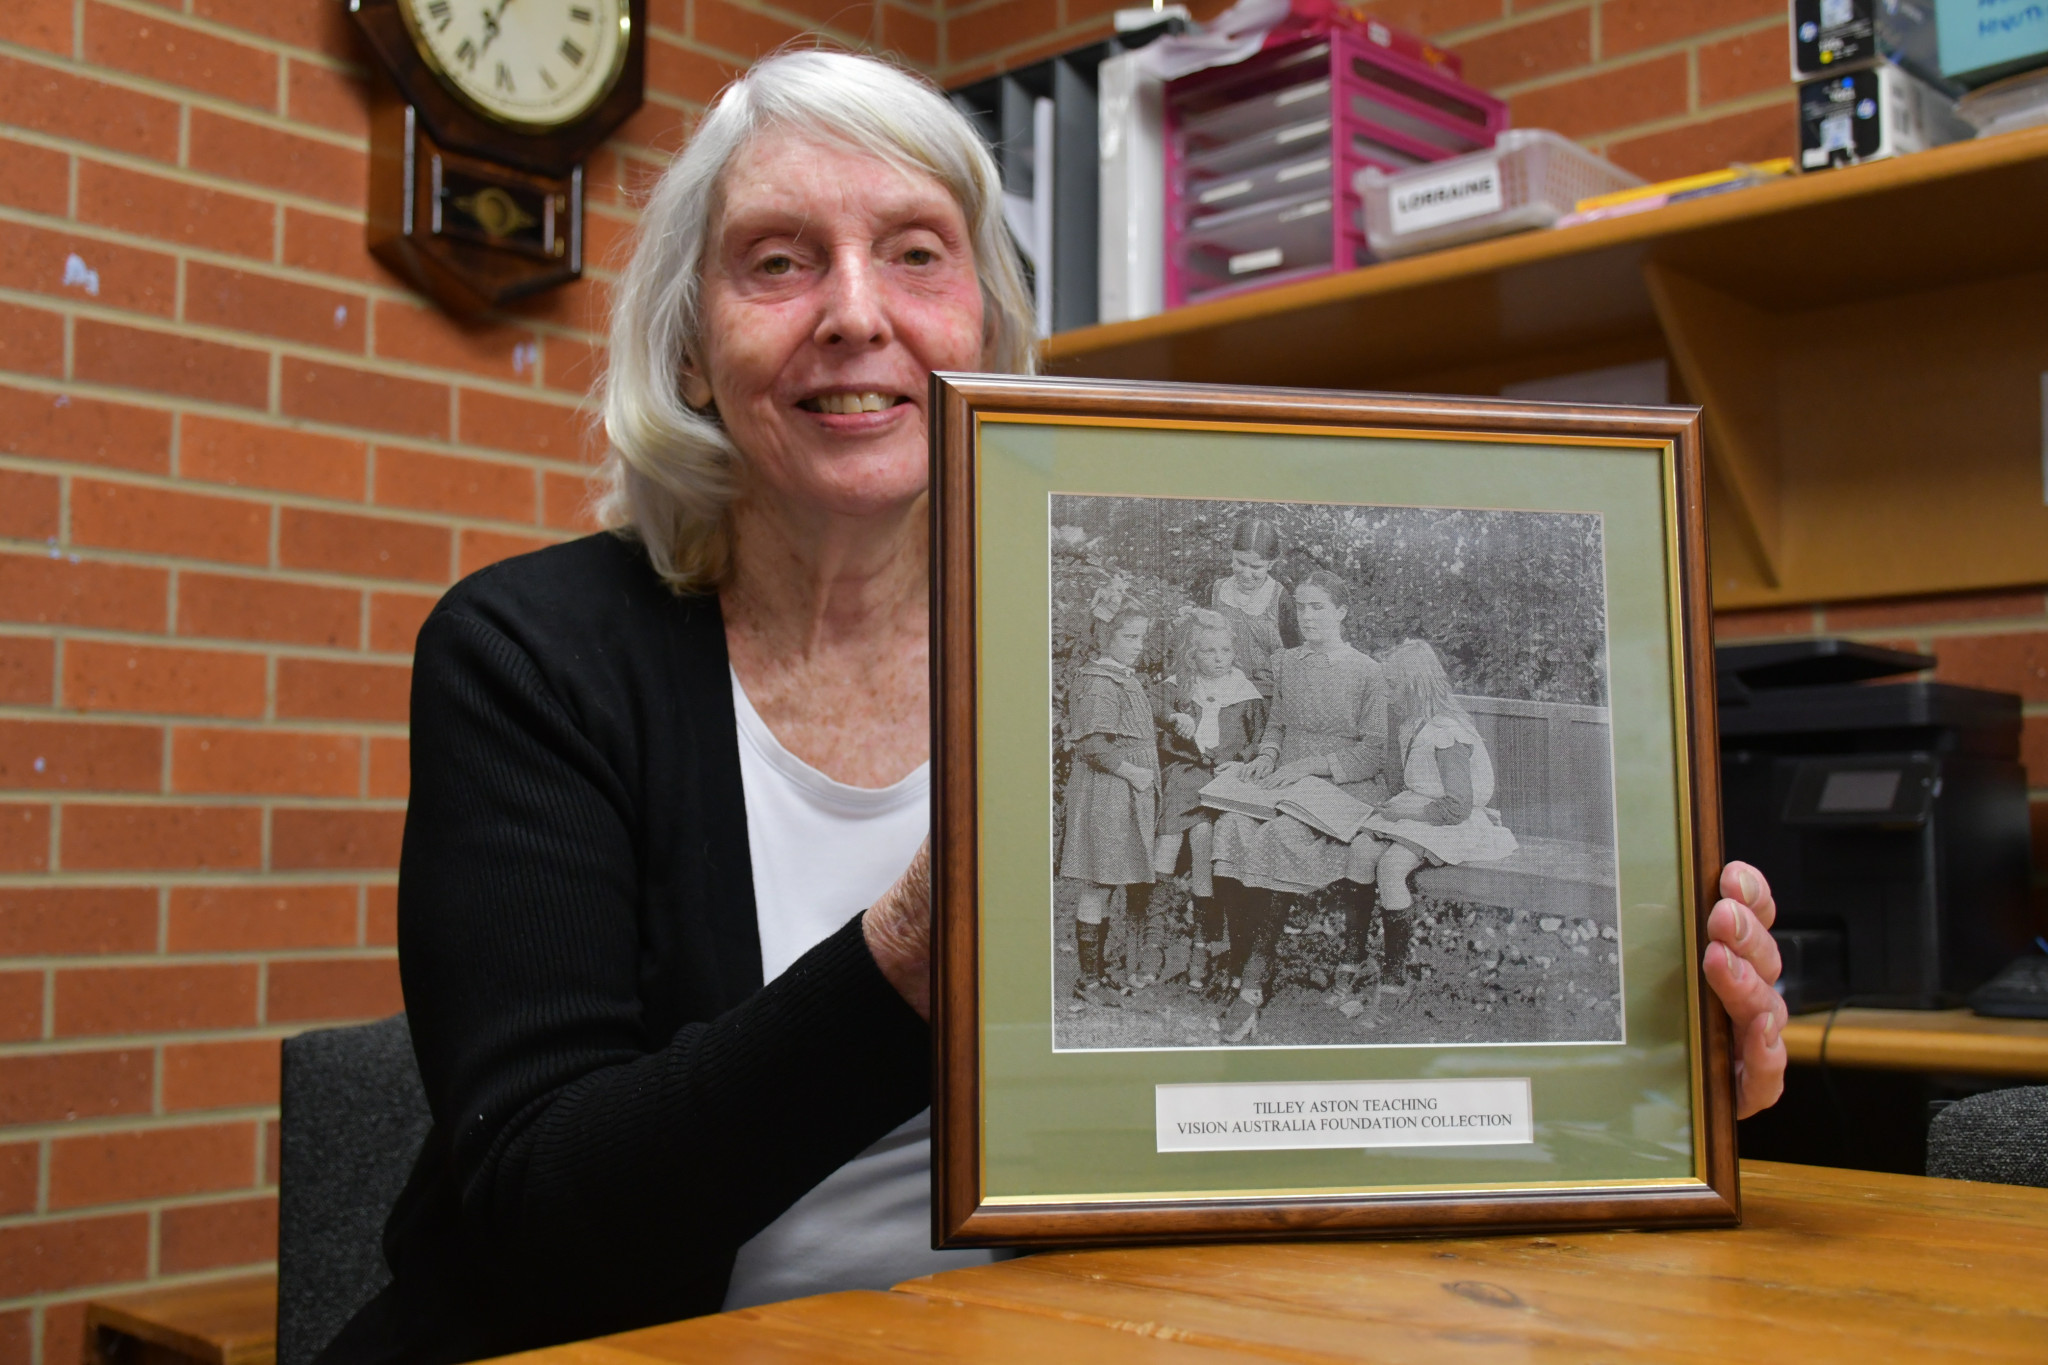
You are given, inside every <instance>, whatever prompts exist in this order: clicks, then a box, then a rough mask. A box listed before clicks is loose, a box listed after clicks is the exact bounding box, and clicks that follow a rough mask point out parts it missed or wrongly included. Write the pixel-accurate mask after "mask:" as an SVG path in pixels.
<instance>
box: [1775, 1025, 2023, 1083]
mask: <svg viewBox="0 0 2048 1365" xmlns="http://www.w3.org/2000/svg"><path fill="white" fill-rule="evenodd" d="M1827 1022H1828V1016H1827V1014H1826V1013H1825V1012H1821V1013H1816V1014H1802V1015H1798V1016H1796V1017H1795V1018H1793V1019H1791V1020H1789V1021H1787V1022H1786V1024H1785V1054H1786V1056H1787V1057H1789V1058H1790V1059H1791V1060H1792V1061H1795V1062H1804V1063H1806V1064H1807V1065H1809V1066H1811V1065H1814V1064H1815V1063H1818V1062H1819V1061H1820V1041H1821V1034H1822V1033H1823V1032H1826V1033H1827V1040H1828V1065H1829V1066H1853V1067H1861V1068H1865V1069H1874V1070H1880V1071H1960V1072H1965V1073H1968V1074H1971V1075H1978V1076H2013V1077H2026V1078H2029V1079H2032V1080H2048V1019H1987V1018H1985V1017H1984V1016H1982V1015H1977V1014H1972V1013H1970V1011H1968V1010H1864V1009H1845V1010H1842V1011H1840V1012H1839V1013H1838V1014H1836V1016H1835V1026H1834V1029H1833V1030H1832V1031H1831V1032H1830V1031H1828V1028H1827Z"/></svg>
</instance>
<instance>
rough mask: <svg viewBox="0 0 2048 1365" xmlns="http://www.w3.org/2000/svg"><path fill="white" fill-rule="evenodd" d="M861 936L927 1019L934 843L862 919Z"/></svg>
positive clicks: (921, 849)
mask: <svg viewBox="0 0 2048 1365" xmlns="http://www.w3.org/2000/svg"><path fill="white" fill-rule="evenodd" d="M860 931H861V935H862V937H864V938H866V939H867V941H868V951H869V952H870V953H872V954H874V958H875V965H876V966H877V967H879V968H881V970H882V975H883V977H885V978H886V979H887V980H888V982H889V984H890V985H892V986H894V987H895V988H896V994H898V995H900V996H902V997H903V1001H904V1003H905V1004H907V1005H909V1006H910V1008H912V1009H914V1010H916V1011H917V1013H918V1017H919V1018H921V1019H924V1020H926V1021H929V1020H930V1019H931V1017H932V979H931V956H932V841H931V840H930V839H926V840H925V841H924V843H923V844H921V845H920V846H919V847H918V850H917V856H916V857H915V858H912V859H911V860H910V866H909V867H907V868H905V869H904V870H903V875H902V876H900V877H898V878H897V879H896V884H895V885H894V886H892V887H890V888H889V889H888V890H887V891H884V892H883V893H882V898H881V899H880V900H878V901H876V902H875V903H874V904H873V905H871V906H869V907H868V909H867V913H866V914H864V915H862V916H861V917H860Z"/></svg>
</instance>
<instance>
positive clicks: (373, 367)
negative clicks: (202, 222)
mask: <svg viewBox="0 0 2048 1365" xmlns="http://www.w3.org/2000/svg"><path fill="white" fill-rule="evenodd" d="M181 273H182V272H181ZM0 300H5V301H7V302H20V303H24V304H28V305H30V306H40V307H42V308H43V309H44V310H45V311H56V310H53V309H52V308H51V304H52V303H55V304H57V306H58V308H59V309H63V310H68V311H69V312H70V313H71V314H72V315H73V316H77V317H82V318H86V319H89V320H91V321H94V322H106V323H111V324H115V325H118V326H123V327H127V328H130V329H131V330H134V331H138V332H150V333H154V334H158V335H163V336H170V337H178V338H185V339H190V340H197V341H212V342H216V343H218V344H221V345H224V346H231V347H233V348H235V349H236V350H241V351H252V352H259V353H265V354H275V355H277V356H279V357H281V358H284V359H288V360H293V361H309V362H312V363H314V364H324V365H335V364H337V363H338V364H341V365H343V366H346V367H347V368H349V369H352V370H358V371H361V372H364V373H369V374H376V375H381V376H383V377H385V378H388V379H410V380H413V381H414V382H416V383H418V382H425V383H434V384H445V385H446V386H447V387H448V388H450V389H451V390H452V389H457V388H471V389H476V390H477V391H479V392H483V393H489V394H493V395H495V396H498V397H503V398H522V399H525V400H526V401H528V402H532V403H541V404H542V405H543V406H546V407H551V408H559V409H561V410H562V411H564V412H576V411H578V410H579V409H581V408H582V407H583V406H584V400H582V399H578V398H575V397H573V396H572V395H570V394H567V393H564V392H562V391H561V390H558V389H545V388H542V387H540V386H539V385H538V384H534V383H530V382H520V381H514V380H502V379H495V378H492V377H490V376H487V375H479V374H473V373H468V372H465V371H453V370H430V371H428V372H427V373H428V374H430V375H432V376H433V377H432V378H430V379H426V380H422V379H421V378H420V375H421V370H422V367H421V366H420V365H419V364H417V363H416V362H413V361H407V360H400V359H394V358H392V357H388V356H374V355H364V354H361V353H359V352H355V351H342V350H337V349H330V348H326V347H312V346H308V345H307V344H306V343H304V342H293V341H290V340H288V339H286V338H283V337H271V336H263V335H260V334H258V333H254V332H243V331H237V330H236V329H234V328H231V327H222V326H219V325H217V324H214V323H195V322H185V321H180V320H179V319H177V318H164V317H159V316H158V315H156V314H154V313H139V312H128V311H125V310H122V309H118V308H113V307H110V306H108V305H106V304H98V303H81V302H79V301H78V300H76V299H73V298H71V297H69V296H67V295H62V294H37V293H34V292H31V291H24V290H17V289H4V288H0ZM442 376H446V378H443V377H442ZM149 392H155V390H149ZM241 411H245V412H247V411H258V412H260V411H264V409H260V408H259V409H249V408H244V409H241ZM272 415H273V416H280V417H282V416H283V414H275V413H274V414H272ZM389 434H390V435H393V436H394V438H395V439H401V440H402V439H404V438H403V437H402V436H398V435H397V434H396V433H389Z"/></svg>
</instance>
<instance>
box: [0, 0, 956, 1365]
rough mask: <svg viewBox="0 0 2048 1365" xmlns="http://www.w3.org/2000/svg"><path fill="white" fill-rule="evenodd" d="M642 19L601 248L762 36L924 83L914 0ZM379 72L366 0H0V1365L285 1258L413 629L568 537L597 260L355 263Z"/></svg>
mask: <svg viewBox="0 0 2048 1365" xmlns="http://www.w3.org/2000/svg"><path fill="white" fill-rule="evenodd" d="M650 10H651V14H650V20H651V24H650V27H651V28H652V30H653V34H652V42H651V47H650V51H649V62H648V77H649V87H650V94H649V101H648V104H647V107H646V108H645V109H644V110H643V111H642V112H641V113H640V114H639V115H637V116H636V117H635V118H634V119H633V121H632V122H631V123H630V124H628V125H627V127H626V129H625V130H624V133H623V134H622V135H621V136H620V137H619V138H618V139H617V140H616V141H615V142H614V143H613V144H611V145H610V146H609V147H608V148H607V149H606V150H605V151H603V152H602V153H600V154H599V155H598V156H597V157H596V158H594V160H593V162H592V164H591V166H590V168H589V184H590V198H591V201H592V202H591V208H590V211H589V215H588V228H589V231H590V241H591V244H592V246H593V251H592V255H593V257H594V258H595V259H597V260H599V261H604V260H609V259H613V258H614V253H615V251H616V249H617V246H618V243H619V242H620V240H621V239H622V237H623V236H624V234H625V231H626V229H627V227H628V226H629V225H630V222H631V218H632V215H631V212H630V209H629V207H628V201H627V193H626V187H628V186H630V185H633V184H636V183H639V182H640V181H641V180H642V179H643V178H644V177H645V176H646V175H648V174H649V173H651V171H652V170H653V169H654V168H656V167H658V166H659V164H660V160H661V156H662V154H663V151H664V150H665V149H668V148H672V147H673V146H674V145H675V144H676V142H677V140H678V138H679V136H680V134H681V131H682V129H683V128H684V127H685V126H686V125H687V122H688V120H689V118H690V116H691V113H692V111H693V110H696V109H698V108H699V107H701V101H703V100H705V99H706V98H708V97H709V96H710V94H711V93H712V92H713V91H715V90H716V88H717V87H718V85H719V84H720V83H721V82H722V81H723V80H724V79H725V78H726V75H727V74H728V73H729V72H730V71H731V70H732V69H734V68H735V67H736V66H739V65H742V64H744V63H745V62H746V61H747V60H748V59H750V58H751V57H752V56H754V55H755V54H756V53H757V52H760V51H763V50H765V49H768V48H770V47H773V46H776V45H778V44H780V43H782V42H785V41H787V40H788V39H790V38H793V37H796V36H799V35H800V34H802V33H804V32H805V31H806V30H807V29H809V28H810V27H812V26H813V25H819V24H828V25H830V28H829V33H830V35H831V36H833V37H836V38H837V39H838V40H839V41H842V42H846V43H861V42H868V43H873V44H877V45H888V46H892V47H894V48H896V49H897V50H899V51H901V52H902V53H904V54H905V55H906V56H907V57H909V58H910V59H911V60H913V61H916V62H919V63H923V64H924V65H926V66H931V65H933V64H935V63H936V62H937V60H938V41H939V40H938V18H937V14H936V10H935V7H934V6H933V5H932V4H929V3H925V2H924V0H880V2H879V3H873V4H843V3H839V2H838V0H784V3H783V4H782V6H781V8H780V10H779V11H777V12H770V11H769V10H767V9H765V8H761V7H757V6H754V5H751V4H733V3H727V0H689V3H685V0H652V3H651V5H650ZM367 78H368V67H367V65H366V63H365V61H364V57H363V54H362V53H361V52H360V51H359V50H358V48H357V46H356V44H355V41H354V38H353V33H352V30H351V27H350V24H349V21H348V19H347V17H346V6H345V5H344V4H343V3H342V0H4V3H0V1365H13V1363H14V1362H23V1361H47V1362H52V1365H71V1362H74V1361H76V1360H77V1359H78V1353H79V1330H80V1313H81V1304H82V1302H83V1300H84V1299H85V1298H86V1297H89V1296H91V1295H92V1294H94V1293H96V1292H103V1291H106V1290H108V1289H112V1288H116V1287H121V1286H133V1285H138V1284H141V1283H143V1282H147V1281H151V1280H159V1279H161V1280H181V1279H187V1278H204V1277H207V1276H213V1275H220V1274H225V1273H232V1272H233V1271H234V1270H235V1269H237V1268H247V1267H251V1266H262V1265H264V1264H266V1263H268V1262H270V1261H271V1260H272V1258H273V1256H274V1254H275V1251H274V1248H275V1239H276V1203H275V1187H276V1156H275V1153H276V1124H275V1118H276V1112H277V1111H276V1100H277V1040H278V1039H279V1038H280V1037H282V1036H284V1035H286V1034H289V1033H291V1032H292V1031H293V1030H295V1029H298V1028H302V1027H305V1026H307V1025H308V1024H313V1023H320V1022H329V1021H342V1020H357V1019H363V1018H369V1017H374V1016H378V1015H382V1014H384V1013H387V1012H389V1011H390V1010H393V1009H395V1008H397V1006H398V991H397V978H396V973H395V971H394V963H393V956H392V949H391V943H392V938H393V880H394V875H393V867H394V864H395V860H396V856H397V848H398V838H399V829H400V822H401V820H402V818H403V813H404V804H405V794H406V786H407V773H406V749H405V718H406V691H407V675H408V663H409V656H410V653H411V649H412V639H413V634H414V631H415V630H416V628H417V626H418V623H419V621H420V619H421V617H422V616H423V615H424V614H425V612H426V611H427V609H428V608H429V607H430V606H431V605H432V604H433V601H434V599H435V597H436V595H437V594H438V593H439V592H440V591H441V590H442V589H443V588H445V587H446V586H447V585H448V584H449V583H450V582H452V581H453V580H454V579H455V578H456V577H458V576H459V575H461V574H463V573H466V572H468V571H469V570H471V569H474V568H476V567H478V566H479V565H482V564H485V563H488V562H490V561H491V560H493V559H496V558H499V557H501V556H503V555H506V554H510V553H514V552H516V551H519V550H523V549H526V548H528V547H531V546H535V545H539V544H542V543H544V542H546V541H548V540H551V539H554V538H556V537H559V536H561V535H564V534H567V533H569V532H571V531H572V530H574V529H576V528H577V527H579V526H580V525H581V522H580V519H579V516H580V514H579V509H580V506H581V503H582V499H583V495H584V481H583V473H584V466H583V463H582V462H583V460H584V458H585V457H586V455H587V454H588V451H589V445H588V439H587V436H586V429H587V421H586V415H585V414H584V413H583V412H581V411H579V399H580V397H581V395H582V394H583V391H584V389H585V387H586V385H587V382H588V379H589V376H590V372H591V358H592V355H593V348H594V347H595V345H596V343H597V337H596V336H595V335H594V333H593V319H595V318H597V317H598V316H600V314H601V310H602V307H603V295H604V287H605V280H606V279H607V278H609V272H608V271H607V270H606V269H604V268H603V267H602V266H599V267H597V268H594V269H593V270H591V272H590V276H591V278H590V279H588V280H587V281H585V282H584V283H582V284H581V285H579V286H577V287H575V288H573V289H570V290H567V291H563V292H560V293H557V294H554V295H552V296H549V297H547V298H545V299H543V300H541V301H539V302H536V303H534V304H533V305H531V306H529V307H525V308H521V309H517V310H514V311H512V312H509V313H507V314H505V315H504V316H502V317H499V318H496V319H493V320H492V321H491V322H489V323H487V324H483V325H458V324H455V323H453V322H450V321H449V320H448V319H447V318H446V317H444V316H443V315H441V314H440V313H438V312H436V311H434V310H431V309H428V308H425V307H423V306H422V304H421V301H420V300H419V299H417V298H416V297H414V295H413V294H412V292H411V291H410V290H408V289H407V288H406V287H405V286H404V285H403V284H402V283H400V282H399V281H398V280H397V279H395V278H394V277H392V276H391V275H389V274H387V273H385V272H384V271H383V270H382V269H381V268H379V267H378V266H377V265H376V264H374V263H373V262H372V261H371V260H370V258H369V257H368V256H367V255H366V254H365V251H364V248H363V226H362V212H363V201H364V193H365V177H366V174H367V164H366V137H365V117H364V111H365V85H364V82H365V80H366V79H367ZM74 256H75V257H76V258H77V262H78V264H77V265H76V266H75V267H73V268H72V269H71V270H70V273H69V276H68V278H67V261H68V260H69V259H70V258H72V257H74Z"/></svg>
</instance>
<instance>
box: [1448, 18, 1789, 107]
mask: <svg viewBox="0 0 2048 1365" xmlns="http://www.w3.org/2000/svg"><path fill="white" fill-rule="evenodd" d="M1784 22H1785V21H1784V20H1783V19H1782V18H1778V19H1766V20H1762V21H1759V22H1751V23H1744V24H1731V25H1729V26H1728V27H1726V28H1718V29H1713V30H1710V31H1708V32H1706V33H1696V34H1692V35H1690V36H1688V37H1685V38H1678V39H1673V40H1672V41H1670V42H1668V43H1658V44H1655V45H1654V46H1651V47H1643V48H1636V49H1634V50H1633V51H1629V52H1624V53H1621V54H1619V55H1617V56H1612V57H1601V58H1600V59H1598V60H1597V61H1590V62H1586V63H1585V64H1583V65H1580V66H1574V67H1569V68H1566V69H1565V70H1562V71H1553V72H1549V73H1547V74H1545V75H1542V76H1538V77H1536V78H1534V79H1531V80H1526V81H1521V82H1518V83H1515V84H1512V85H1503V86H1500V87H1498V88H1497V89H1495V90H1493V91H1491V92H1489V93H1491V94H1493V95H1495V96H1496V97H1498V98H1500V99H1505V100H1511V99H1513V98H1514V97H1515V96H1517V95H1523V94H1527V93H1529V92H1531V91H1534V90H1546V89H1549V88H1550V87H1552V86H1558V85H1569V84H1570V83H1571V82H1573V81H1576V80H1584V79H1585V78H1587V77H1589V76H1601V75H1606V74H1608V73H1609V72H1614V71H1624V70H1627V69H1628V68H1629V67H1632V66H1636V65H1638V64H1640V63H1643V62H1652V61H1657V60H1659V59H1660V58H1665V57H1670V56H1673V55H1676V54H1678V53H1682V52H1683V53H1689V52H1696V51H1697V50H1698V49H1699V48H1700V47H1702V46H1707V45H1711V44H1713V43H1718V42H1725V41H1726V40H1728V39H1729V38H1741V37H1747V36H1749V35H1751V34H1755V33H1762V32H1765V31H1767V30H1769V29H1771V28H1773V27H1782V26H1783V25H1784ZM1446 46H1449V44H1446ZM1792 89H1793V87H1792V84H1791V82H1790V81H1789V80H1788V81H1787V82H1786V84H1785V86H1784V88H1783V90H1780V91H1776V92H1771V91H1766V92H1763V93H1767V94H1768V93H1778V94H1788V93H1790V92H1791V91H1792Z"/></svg>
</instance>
